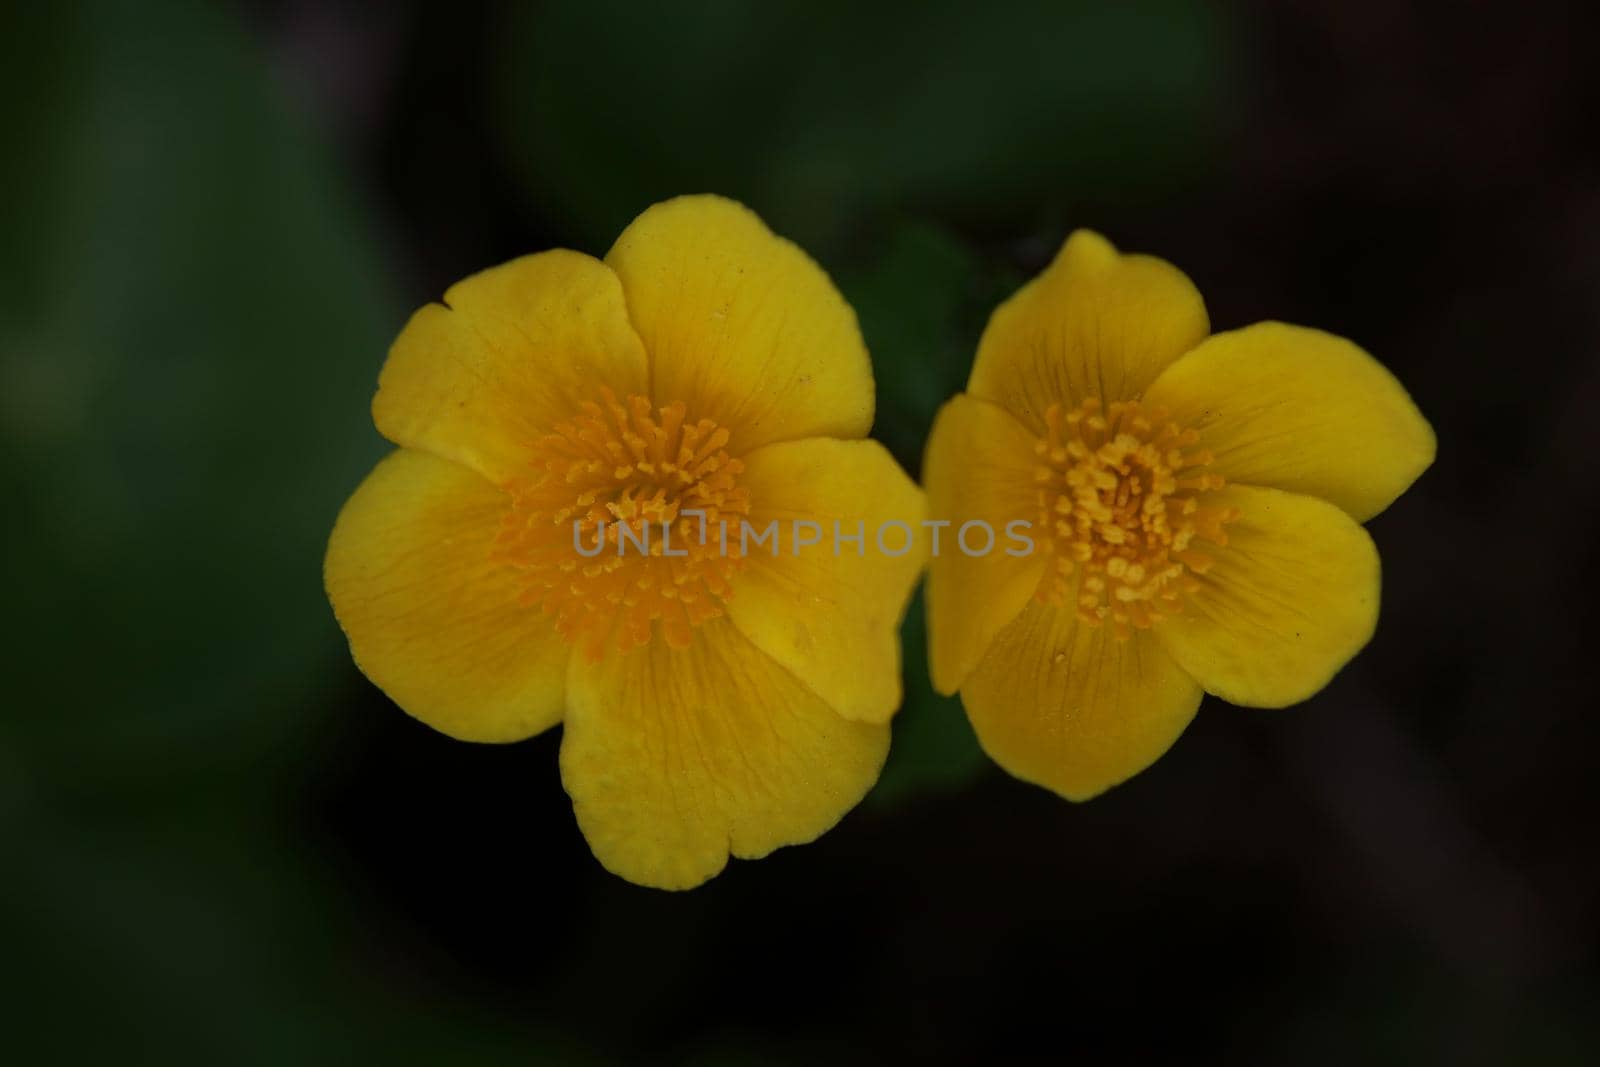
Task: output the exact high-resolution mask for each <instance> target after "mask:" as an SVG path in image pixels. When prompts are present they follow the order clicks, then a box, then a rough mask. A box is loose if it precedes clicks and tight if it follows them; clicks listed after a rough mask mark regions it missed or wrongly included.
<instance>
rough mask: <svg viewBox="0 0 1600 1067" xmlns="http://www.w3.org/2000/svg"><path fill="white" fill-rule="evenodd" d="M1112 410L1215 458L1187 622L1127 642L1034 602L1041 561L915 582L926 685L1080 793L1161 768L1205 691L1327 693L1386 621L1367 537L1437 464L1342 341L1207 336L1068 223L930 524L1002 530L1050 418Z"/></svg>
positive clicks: (1016, 509)
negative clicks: (924, 594) (1166, 427)
mask: <svg viewBox="0 0 1600 1067" xmlns="http://www.w3.org/2000/svg"><path fill="white" fill-rule="evenodd" d="M1112 403H1123V404H1125V407H1126V411H1127V414H1126V416H1125V417H1127V418H1130V419H1131V418H1135V417H1141V418H1145V420H1146V423H1149V422H1150V419H1151V418H1154V416H1151V415H1150V413H1151V412H1157V413H1159V414H1160V419H1162V420H1170V425H1172V426H1174V427H1182V428H1185V429H1187V430H1192V431H1193V433H1192V434H1191V435H1190V436H1189V437H1184V438H1182V440H1183V441H1192V442H1193V443H1194V444H1195V445H1196V446H1197V448H1198V450H1199V451H1197V452H1196V453H1195V455H1197V456H1200V457H1201V460H1197V461H1196V462H1201V461H1204V462H1205V464H1206V467H1207V473H1205V474H1203V475H1201V476H1197V477H1191V478H1190V482H1191V483H1192V484H1194V485H1198V486H1200V487H1201V488H1200V490H1197V495H1203V496H1204V498H1205V503H1206V505H1207V507H1208V508H1209V509H1211V511H1212V513H1213V516H1214V520H1215V521H1213V522H1212V524H1211V525H1212V526H1213V527H1215V528H1216V529H1215V531H1214V532H1215V533H1217V534H1218V535H1219V536H1218V537H1217V541H1218V542H1220V543H1215V544H1211V543H1206V544H1204V545H1203V548H1204V550H1205V551H1204V559H1203V567H1204V572H1203V573H1199V572H1198V571H1196V572H1195V573H1192V574H1191V573H1187V572H1186V573H1185V574H1184V576H1183V577H1184V579H1185V580H1186V581H1187V582H1189V583H1191V584H1192V585H1193V586H1194V588H1193V590H1192V592H1190V593H1189V594H1188V595H1187V597H1186V600H1185V609H1184V610H1183V611H1181V612H1180V613H1178V614H1176V615H1173V616H1171V617H1166V616H1164V615H1163V614H1161V613H1155V614H1153V615H1150V616H1149V618H1152V619H1156V620H1157V621H1154V622H1149V620H1148V619H1146V620H1145V621H1146V622H1147V625H1146V626H1144V627H1141V628H1136V629H1132V630H1131V632H1129V633H1125V634H1124V635H1123V637H1124V639H1123V640H1120V641H1119V640H1116V639H1115V637H1114V635H1113V634H1112V633H1111V630H1112V627H1111V625H1110V624H1109V623H1106V624H1101V625H1091V624H1090V623H1087V622H1085V621H1084V619H1083V617H1082V615H1083V612H1080V611H1078V610H1076V605H1077V604H1078V603H1079V601H1077V600H1075V599H1074V598H1075V597H1084V598H1085V599H1084V600H1083V601H1082V602H1083V603H1089V604H1093V603H1094V599H1093V597H1094V596H1095V595H1102V596H1103V595H1104V594H1103V593H1089V594H1086V593H1085V590H1084V588H1083V586H1081V585H1069V586H1068V589H1069V591H1068V593H1067V594H1066V596H1065V603H1064V604H1061V605H1056V604H1051V603H1045V602H1042V601H1043V600H1046V599H1048V598H1045V597H1043V595H1042V590H1043V586H1042V584H1041V583H1044V582H1047V581H1050V580H1052V573H1050V560H1049V559H1047V558H1038V557H1032V558H1029V559H1025V560H1006V559H972V558H966V557H963V556H960V555H954V554H952V555H943V556H938V557H936V558H934V559H933V560H932V561H931V563H930V570H929V578H928V611H929V630H930V661H931V670H932V674H933V679H934V683H935V686H936V688H938V689H939V690H940V691H942V692H946V693H954V692H957V691H959V692H960V694H961V697H962V701H963V703H964V705H965V706H966V708H967V712H968V715H969V717H970V718H971V719H972V722H973V725H974V728H975V730H976V732H977V734H978V737H979V740H980V742H981V743H982V744H983V746H984V748H985V749H986V751H988V752H989V754H990V755H991V756H992V757H993V758H994V759H995V760H996V762H998V763H999V764H1001V766H1003V767H1004V768H1006V769H1007V770H1008V771H1010V772H1011V773H1013V774H1014V775H1016V776H1017V777H1020V778H1022V779H1024V780H1027V781H1030V782H1035V783H1037V784H1039V785H1042V786H1044V787H1046V788H1049V789H1051V790H1053V791H1055V792H1057V793H1058V794H1060V795H1062V796H1065V797H1067V798H1069V799H1074V800H1082V799H1086V798H1088V797H1092V796H1095V795H1097V794H1099V793H1101V792H1103V791H1104V790H1106V789H1108V788H1110V787H1111V786H1114V785H1116V784H1118V783H1119V782H1122V781H1125V780H1126V779H1128V778H1129V777H1131V776H1133V775H1134V774H1136V773H1138V772H1139V771H1141V770H1143V769H1144V768H1145V767H1147V766H1149V765H1150V764H1151V763H1153V762H1154V761H1155V760H1156V759H1158V758H1159V757H1160V756H1161V755H1162V754H1163V753H1164V752H1165V751H1166V750H1167V749H1168V748H1169V747H1170V746H1171V744H1172V743H1173V742H1174V741H1175V740H1176V739H1177V737H1178V736H1179V735H1180V734H1181V733H1182V732H1183V730H1184V729H1185V727H1186V726H1187V725H1188V723H1189V722H1190V720H1191V719H1192V718H1193V716H1194V713H1195V710H1196V708H1197V707H1198V705H1199V702H1200V699H1201V696H1202V693H1203V692H1210V693H1213V694H1216V695H1218V696H1221V697H1223V698H1224V699H1227V700H1229V701H1232V702H1234V703H1236V704H1243V705H1252V706H1259V707H1282V706H1285V705H1288V704H1292V703H1295V702H1297V701H1300V700H1304V699H1306V698H1307V697H1309V696H1310V695H1312V694H1313V693H1315V692H1316V691H1317V690H1318V689H1320V688H1322V686H1324V685H1325V684H1326V683H1327V682H1328V681H1329V680H1330V679H1331V677H1332V676H1333V675H1334V673H1335V672H1336V671H1338V670H1339V668H1340V667H1342V666H1343V665H1344V664H1345V663H1346V662H1347V661H1348V660H1349V659H1350V658H1351V657H1352V656H1353V655H1355V653H1356V652H1357V651H1359V650H1360V649H1361V648H1362V646H1364V645H1365V644H1366V643H1367V641H1368V640H1369V639H1370V637H1371V636H1372V633H1373V630H1374V627H1375V625H1376V621H1377V613H1378V601H1379V577H1380V576H1379V564H1378V556H1377V552H1376V549H1375V548H1374V546H1373V544H1372V541H1371V538H1370V537H1369V536H1368V535H1367V533H1366V531H1365V530H1364V529H1363V528H1362V526H1361V525H1360V523H1361V522H1364V521H1365V520H1367V519H1369V518H1371V517H1372V516H1374V515H1376V514H1377V513H1378V512H1380V511H1382V510H1383V509H1384V508H1385V507H1387V506H1388V505H1389V504H1390V503H1391V502H1392V501H1393V500H1394V499H1395V498H1396V497H1398V496H1399V495H1400V494H1401V493H1402V492H1403V491H1404V490H1405V489H1406V488H1407V487H1408V486H1410V485H1411V483H1412V482H1413V481H1415V480H1416V478H1417V477H1419V476H1420V475H1421V474H1422V472H1423V471H1424V470H1426V469H1427V467H1428V466H1429V465H1430V464H1431V463H1432V461H1433V457H1434V452H1435V440H1434V435H1433V431H1432V429H1431V427H1429V425H1428V423H1427V421H1426V420H1425V419H1424V418H1423V417H1422V415H1421V414H1420V413H1419V412H1418V410H1417V408H1416V406H1415V404H1413V402H1412V401H1411V398H1410V397H1409V396H1408V395H1407V394H1406V392H1405V390H1404V389H1403V388H1402V387H1401V386H1400V384H1399V383H1398V382H1397V381H1396V380H1395V379H1394V378H1393V376H1392V375H1390V374H1389V372H1388V371H1387V370H1385V369H1384V368H1383V367H1382V366H1381V365H1380V364H1379V363H1378V362H1377V361H1376V360H1374V359H1373V358H1372V357H1371V356H1369V355H1368V354H1367V353H1365V352H1364V351H1362V350H1361V349H1360V348H1359V347H1357V346H1356V345H1354V344H1352V343H1351V342H1349V341H1347V340H1344V339H1342V338H1339V337H1335V336H1332V335H1330V334H1326V333H1323V332H1321V331H1318V330H1312V329H1307V328H1304V327H1298V326H1291V325H1286V324H1283V323H1276V322H1265V323H1260V324H1257V325H1254V326H1250V327H1246V328H1244V329H1241V330H1235V331H1230V332H1226V333H1220V334H1215V335H1211V334H1210V324H1209V321H1208V318H1207V315H1206V311H1205V305H1204V302H1203V301H1202V299H1201V297H1200V294H1199V292H1198V291H1197V290H1196V289H1195V287H1194V285H1193V284H1192V283H1191V282H1190V281H1189V279H1188V278H1187V277H1185V276H1184V275H1183V273H1182V272H1181V271H1179V270H1177V268H1175V267H1173V266H1171V265H1170V264H1168V263H1165V262H1164V261H1162V260H1159V259H1155V258H1153V257H1149V256H1140V255H1124V254H1121V253H1119V252H1118V251H1117V250H1116V249H1115V248H1113V247H1112V246H1111V244H1110V243H1109V242H1107V241H1106V240H1104V239H1103V238H1101V237H1100V236H1098V235H1096V234H1093V233H1090V232H1088V231H1078V232H1077V233H1075V234H1073V235H1072V236H1071V237H1070V238H1069V239H1068V240H1067V241H1066V243H1065V244H1064V245H1063V247H1062V249H1061V251H1060V253H1059V254H1058V256H1057V257H1056V259H1055V261H1054V262H1053V263H1052V264H1051V265H1050V266H1049V267H1048V268H1047V269H1046V270H1045V271H1044V272H1043V273H1042V274H1041V275H1039V276H1038V277H1037V278H1035V279H1033V280H1032V281H1030V282H1029V283H1028V284H1027V285H1025V286H1024V287H1023V288H1022V289H1021V290H1019V291H1018V292H1017V293H1016V294H1015V295H1014V296H1012V297H1011V298H1010V299H1008V300H1007V301H1006V302H1004V303H1003V304H1002V305H1001V306H1000V307H999V308H997V309H996V311H995V312H994V315H993V316H992V318H991V319H990V322H989V325H988V327H987V329H986V330H985V332H984V335H983V338H982V340H981V341H980V344H979V349H978V354H977V358H976V360H975V363H974V366H973V370H972V375H971V378H970V380H969V382H968V387H967V392H966V393H965V394H963V395H960V396H958V397H956V398H955V399H953V400H952V401H951V402H950V403H948V404H947V405H946V406H945V408H944V409H943V410H942V411H941V412H940V414H939V417H938V419H937V420H936V423H935V426H934V429H933V431H932V433H931V435H930V437H929V441H928V446H927V455H926V458H925V462H924V479H925V482H926V485H927V490H928V494H929V505H930V511H931V513H932V514H933V515H934V516H935V517H938V518H945V519H951V520H953V521H955V522H957V523H959V522H961V521H965V520H967V519H983V520H985V521H988V522H990V523H996V522H1002V521H1004V520H1006V519H1007V518H1015V517H1018V516H1019V513H1020V514H1027V513H1028V512H1029V511H1030V509H1036V508H1037V501H1038V499H1039V490H1038V489H1037V486H1036V485H1035V479H1036V477H1044V475H1039V474H1038V473H1037V472H1038V471H1039V464H1040V462H1041V461H1040V458H1039V457H1040V455H1041V454H1045V453H1050V454H1051V455H1055V456H1056V458H1061V456H1062V455H1064V453H1062V452H1061V450H1060V449H1057V448H1055V447H1054V445H1055V443H1056V442H1057V440H1058V438H1057V436H1052V435H1056V434H1058V431H1061V430H1062V427H1063V426H1064V425H1065V424H1064V422H1063V419H1073V418H1075V419H1080V420H1081V419H1085V418H1088V419H1092V418H1094V417H1095V413H1096V412H1105V411H1107V410H1108V408H1107V407H1105V406H1099V407H1097V406H1096V405H1110V404H1112ZM1086 404H1087V405H1088V406H1087V407H1086V406H1085V405H1086ZM1063 413H1066V414H1065V415H1063ZM1158 421H1159V420H1158ZM1074 425H1076V424H1074ZM1141 425H1144V424H1141ZM1151 425H1153V424H1151ZM1149 432H1150V433H1156V432H1158V430H1149ZM1164 440H1170V441H1172V442H1177V441H1179V440H1180V437H1179V436H1178V435H1177V432H1176V430H1175V431H1174V432H1173V436H1171V437H1170V438H1168V439H1164ZM1046 458H1047V459H1048V458H1049V457H1048V456H1047V457H1046ZM1180 462H1181V463H1187V462H1190V461H1189V460H1181V461H1180ZM1205 479H1212V480H1211V481H1206V480H1205ZM1223 483H1225V486H1226V487H1225V488H1222V487H1220V486H1221V485H1222V484H1223ZM1193 558H1195V561H1196V564H1197V565H1200V564H1201V558H1200V557H1198V556H1196V557H1193ZM1078 580H1079V578H1078V576H1077V575H1076V574H1074V575H1073V577H1072V578H1070V579H1068V580H1067V581H1069V582H1073V581H1078ZM1102 584H1103V583H1102ZM1098 610H1102V611H1103V610H1104V609H1103V608H1101V609H1098ZM1089 613H1090V614H1093V610H1092V609H1091V610H1090V611H1089Z"/></svg>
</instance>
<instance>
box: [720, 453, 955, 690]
mask: <svg viewBox="0 0 1600 1067" xmlns="http://www.w3.org/2000/svg"><path fill="white" fill-rule="evenodd" d="M741 484H743V485H745V486H747V487H748V488H749V490H750V500H751V512H750V517H749V521H750V523H751V525H752V526H754V527H755V528H756V529H757V530H760V529H763V528H765V527H766V525H767V524H768V523H769V522H771V521H773V520H776V521H777V522H778V523H779V524H780V538H779V542H780V543H779V544H778V545H777V548H778V555H777V556H775V557H774V556H773V555H772V554H771V553H770V551H769V550H768V549H766V548H752V551H751V553H750V555H749V556H748V557H747V558H748V559H749V561H750V562H749V563H748V564H747V566H746V568H745V570H744V571H743V572H741V573H740V574H739V575H738V577H737V579H736V581H735V584H734V592H733V598H732V599H731V600H729V601H728V615H729V617H730V618H731V619H733V621H734V623H735V624H736V625H737V626H738V627H739V629H740V630H741V631H743V633H744V635H745V636H746V637H748V638H749V639H750V640H751V641H752V642H754V643H755V645H756V647H757V648H759V649H761V650H762V651H763V652H765V653H766V654H767V655H769V656H771V657H772V658H773V659H775V660H777V661H778V662H779V663H781V664H783V666H785V667H787V668H788V669H789V670H790V671H791V672H792V673H793V674H794V675H795V676H796V677H798V678H799V679H800V680H801V681H802V682H804V683H805V684H806V685H807V686H809V687H810V689H811V690H812V692H814V693H816V694H817V695H818V696H820V697H821V698H822V699H823V700H825V701H827V702H828V704H830V705H831V706H832V707H833V708H834V710H836V711H837V712H838V713H839V714H841V715H843V716H844V717H845V718H847V719H860V720H863V721H867V722H888V721H889V717H890V716H891V715H893V714H894V711H895V709H896V708H897V707H899V706H900V633H899V631H900V619H901V616H902V615H903V614H904V613H905V608H906V601H907V599H908V598H909V597H910V596H911V590H912V587H913V586H915V585H916V581H917V577H918V575H920V574H921V573H922V567H923V564H924V563H925V562H926V558H927V551H926V542H925V540H924V539H923V537H922V536H921V535H922V527H921V523H922V519H923V512H924V508H923V499H922V493H921V492H920V491H919V490H918V489H917V487H916V484H915V483H913V482H912V481H911V479H910V478H908V477H907V476H906V474H905V472H904V471H902V470H901V469H900V467H899V465H898V464H897V463H895V461H894V459H893V458H892V457H891V456H890V455H889V453H888V452H887V451H885V449H884V448H883V446H882V445H880V444H878V443H877V442H876V441H835V440H832V439H830V438H813V439H811V440H807V441H787V442H783V443H780V444H775V445H768V446H767V447H765V448H761V449H757V450H756V451H754V452H752V453H750V454H749V455H748V456H746V457H745V471H744V475H743V476H742V478H741ZM795 520H801V521H802V522H811V523H815V524H816V525H815V527H801V528H800V529H799V533H800V537H801V538H803V539H807V540H809V539H811V538H813V537H815V538H817V539H818V542H817V543H816V544H814V545H808V546H805V547H800V548H798V554H796V551H797V549H796V541H797V539H796V538H795V537H794V533H795V532H796V528H795V525H794V522H795ZM889 523H900V524H901V526H899V527H895V526H890V525H886V524H889ZM880 533H881V540H880ZM836 536H837V539H836ZM856 537H859V541H860V543H859V545H858V544H857V543H855V542H854V541H846V540H845V538H856Z"/></svg>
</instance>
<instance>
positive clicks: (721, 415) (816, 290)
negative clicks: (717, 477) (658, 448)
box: [606, 196, 873, 454]
mask: <svg viewBox="0 0 1600 1067" xmlns="http://www.w3.org/2000/svg"><path fill="white" fill-rule="evenodd" d="M606 262H607V263H608V264H610V265H611V267H612V269H614V270H615V271H616V272H617V274H618V275H619V276H620V277H621V278H622V285H623V288H624V289H625V290H626V291H627V294H628V313H629V314H630V315H631V316H632V318H633V324H634V326H635V328H636V329H638V331H639V336H640V337H642V338H643V339H644V344H645V348H646V349H647V350H648V351H649V353H650V373H651V380H652V382H653V384H654V388H655V398H656V400H657V401H658V402H660V403H662V404H670V403H672V402H674V401H678V400H681V401H683V402H684V403H685V404H687V406H688V409H689V411H691V412H693V413H694V414H695V416H696V417H699V418H711V419H715V420H716V421H717V422H718V423H720V424H721V425H723V426H726V427H728V429H729V430H730V432H731V433H732V434H733V445H732V451H734V452H735V453H736V454H737V453H739V452H744V451H749V450H750V449H753V448H755V447H757V446H759V445H763V444H768V443H770V442H772V441H786V440H793V439H795V438H800V437H844V438H851V437H864V436H866V433H867V430H868V429H870V428H871V426H872V403H873V392H872V366H871V364H870V363H869V362H868V360H867V350H866V347H865V345H864V344H863V343H862V340H861V331H860V329H859V328H858V327H857V326H856V316H855V313H854V312H853V311H851V310H850V306H849V305H848V304H846V303H845V302H844V298H843V297H842V296H840V295H839V292H838V290H837V289H835V288H834V287H833V283H832V282H831V281H829V280H828V276H827V275H826V274H824V273H823V272H822V268H820V267H818V266H817V265H816V263H814V262H812V260H811V258H810V257H809V256H807V255H806V254H805V253H804V252H802V251H801V250H800V249H799V248H797V247H796V246H795V245H793V244H791V243H790V242H789V241H786V240H784V239H783V238H781V237H777V236H774V235H773V233H772V231H771V230H769V229H767V227H766V225H765V224H764V223H763V222H762V221H761V220H760V219H759V218H757V217H756V214H755V213H754V212H753V211H751V210H750V209H749V208H746V207H744V206H743V205H741V204H736V203H734V202H733V201H731V200H724V199H722V198H721V197H716V196H683V197H679V198H677V199H676V200H668V201H666V202H665V203H661V204H657V205H655V206H654V207H652V208H650V209H649V210H648V211H646V212H645V213H644V214H643V215H640V216H639V217H638V218H637V219H635V220H634V221H633V224H632V225H630V226H629V227H628V228H627V229H626V230H624V231H623V233H622V236H621V237H618V238H617V243H616V244H615V245H614V246H612V249H611V251H610V253H609V254H608V255H607V256H606Z"/></svg>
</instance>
